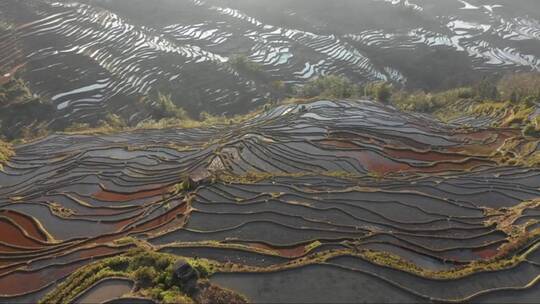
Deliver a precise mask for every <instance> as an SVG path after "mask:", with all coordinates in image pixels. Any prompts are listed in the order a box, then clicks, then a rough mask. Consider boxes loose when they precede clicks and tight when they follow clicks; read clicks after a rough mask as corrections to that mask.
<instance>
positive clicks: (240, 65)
mask: <svg viewBox="0 0 540 304" xmlns="http://www.w3.org/2000/svg"><path fill="white" fill-rule="evenodd" d="M228 63H229V65H230V66H232V67H234V68H235V69H237V70H239V71H243V72H248V73H254V74H259V73H262V72H263V67H262V65H260V64H258V63H256V62H253V61H252V60H250V59H249V58H248V57H247V56H245V55H233V56H231V57H230V58H229V61H228Z"/></svg>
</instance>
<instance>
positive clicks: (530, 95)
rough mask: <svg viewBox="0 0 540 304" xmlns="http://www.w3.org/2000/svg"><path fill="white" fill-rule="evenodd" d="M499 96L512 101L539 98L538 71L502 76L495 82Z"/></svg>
mask: <svg viewBox="0 0 540 304" xmlns="http://www.w3.org/2000/svg"><path fill="white" fill-rule="evenodd" d="M497 87H498V90H499V92H500V93H501V97H502V98H503V99H504V100H509V101H511V102H512V103H521V102H527V101H538V99H540V73H520V74H511V75H507V76H505V77H503V78H502V79H501V80H500V81H499V83H498V84H497Z"/></svg>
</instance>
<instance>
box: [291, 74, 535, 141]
mask: <svg viewBox="0 0 540 304" xmlns="http://www.w3.org/2000/svg"><path fill="white" fill-rule="evenodd" d="M294 91H295V93H294V95H293V96H292V98H290V99H289V100H288V101H286V102H289V103H290V102H302V101H308V100H311V99H314V98H336V99H348V98H351V99H357V98H368V99H372V100H377V101H379V102H382V103H388V104H393V105H394V106H396V107H398V108H400V109H402V110H405V111H412V112H422V113H430V114H436V116H437V117H438V118H440V119H442V120H449V119H451V118H454V117H458V116H460V115H465V114H478V115H502V114H503V113H508V115H507V116H508V117H507V119H506V120H504V121H501V125H500V126H516V127H517V126H519V127H522V128H523V133H524V135H526V136H540V118H539V117H538V116H536V117H532V116H533V113H534V111H535V108H536V103H540V74H539V73H519V74H510V75H506V76H504V77H502V78H501V79H498V80H494V79H488V78H484V79H482V80H481V81H479V82H477V83H474V84H471V85H470V86H465V87H459V88H454V89H450V90H446V91H440V92H426V91H422V90H414V91H410V90H404V89H401V88H397V87H394V86H393V85H392V84H390V83H387V82H373V83H368V84H365V85H357V84H354V83H352V82H350V81H349V80H348V79H347V78H345V77H341V76H335V75H331V76H324V77H319V78H315V79H313V80H311V81H309V82H308V83H306V84H305V85H302V86H298V87H296V88H295V90H294ZM462 105H467V106H466V107H463V106H462Z"/></svg>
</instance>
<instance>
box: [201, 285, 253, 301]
mask: <svg viewBox="0 0 540 304" xmlns="http://www.w3.org/2000/svg"><path fill="white" fill-rule="evenodd" d="M197 300H198V301H197V302H198V303H201V304H243V303H247V300H246V299H245V298H244V297H243V296H241V295H239V294H237V293H235V292H233V291H230V290H228V289H225V288H221V287H219V286H216V285H213V284H209V286H208V287H206V288H204V289H203V290H202V291H201V292H200V294H199V295H198V297H197Z"/></svg>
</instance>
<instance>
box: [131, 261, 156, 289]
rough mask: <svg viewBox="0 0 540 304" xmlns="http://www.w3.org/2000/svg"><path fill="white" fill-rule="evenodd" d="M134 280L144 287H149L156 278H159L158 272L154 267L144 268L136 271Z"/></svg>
mask: <svg viewBox="0 0 540 304" xmlns="http://www.w3.org/2000/svg"><path fill="white" fill-rule="evenodd" d="M133 276H134V278H135V280H136V281H137V283H139V285H140V286H142V287H148V286H151V285H152V282H153V281H154V278H156V277H157V272H156V270H155V269H154V268H153V267H149V266H143V267H140V268H139V269H137V270H135V273H134V275H133Z"/></svg>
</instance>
